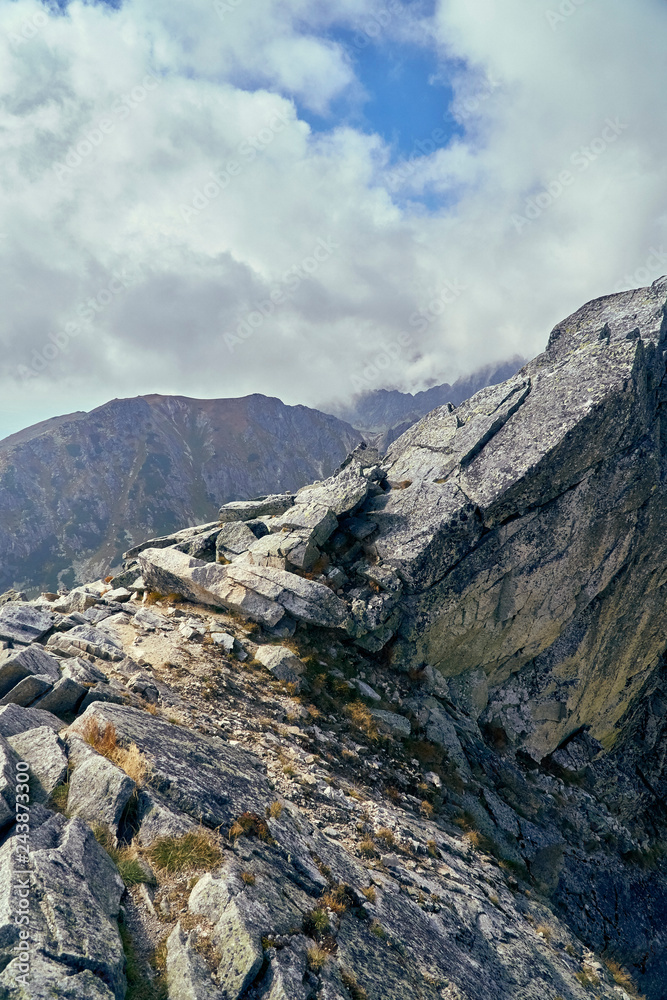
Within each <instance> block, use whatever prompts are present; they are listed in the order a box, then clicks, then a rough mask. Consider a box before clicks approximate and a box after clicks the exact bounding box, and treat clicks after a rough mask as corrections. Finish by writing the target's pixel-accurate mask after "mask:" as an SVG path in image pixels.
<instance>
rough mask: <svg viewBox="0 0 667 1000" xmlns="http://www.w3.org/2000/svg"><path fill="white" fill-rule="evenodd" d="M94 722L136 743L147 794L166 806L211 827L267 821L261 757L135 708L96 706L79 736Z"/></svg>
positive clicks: (74, 729)
mask: <svg viewBox="0 0 667 1000" xmlns="http://www.w3.org/2000/svg"><path fill="white" fill-rule="evenodd" d="M90 718H95V719H97V720H98V721H99V722H100V724H104V723H111V724H112V725H114V726H115V728H116V732H117V734H118V736H119V738H120V739H121V740H123V741H126V742H128V743H130V742H133V743H136V744H137V746H138V747H139V750H140V751H141V753H142V754H143V755H144V756H145V758H146V759H147V761H148V765H149V768H150V771H149V775H148V778H147V788H148V790H149V791H150V789H155V791H156V792H158V793H159V794H160V796H161V797H162V799H163V801H164V802H165V803H166V804H167V805H168V806H169V807H170V808H172V809H174V810H175V811H177V812H179V813H186V814H188V815H189V816H192V817H193V818H194V819H195V820H197V821H199V820H201V821H202V822H203V823H205V824H206V825H207V826H210V827H218V826H222V827H229V826H230V825H231V824H232V822H233V821H234V820H235V819H236V818H237V817H238V816H239V815H241V813H244V812H247V811H250V812H255V813H257V814H258V815H260V816H263V815H264V812H265V809H266V807H267V805H269V804H270V803H271V802H272V801H273V795H272V792H271V790H270V788H269V786H268V783H267V779H266V772H265V767H264V765H263V763H262V762H261V760H260V759H259V758H258V757H255V756H254V754H251V753H248V751H246V750H241V749H239V747H232V746H229V744H227V743H225V742H224V741H223V740H221V739H218V738H216V737H209V736H204V735H202V734H200V733H194V732H192V731H191V730H189V729H186V728H185V727H183V726H174V725H172V724H171V723H169V722H165V721H164V720H163V719H161V718H159V717H158V716H154V715H149V714H148V713H147V712H142V711H140V710H138V709H135V708H128V707H125V706H121V705H111V704H106V703H103V702H95V703H93V704H92V705H91V706H90V707H89V708H88V709H87V710H86V712H85V713H84V714H83V715H82V716H80V717H79V718H78V719H77V720H76V722H74V723H73V724H72V726H71V727H70V728H71V731H72V732H80V731H81V727H82V726H84V725H85V723H86V721H87V720H88V719H90Z"/></svg>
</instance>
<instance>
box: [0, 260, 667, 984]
mask: <svg viewBox="0 0 667 1000" xmlns="http://www.w3.org/2000/svg"><path fill="white" fill-rule="evenodd" d="M666 299H667V280H664V279H663V280H662V281H661V282H657V283H656V284H655V285H654V286H652V288H650V289H644V290H640V291H637V292H630V293H623V294H621V295H618V296H612V297H610V298H607V299H603V300H599V301H597V302H594V303H590V304H589V305H588V306H586V307H584V309H582V310H580V311H579V312H578V313H576V314H575V315H574V316H573V317H570V318H569V319H568V320H566V321H565V322H564V323H563V324H561V325H559V326H558V327H557V328H556V329H555V330H554V332H553V333H552V335H551V338H550V341H549V345H548V347H547V350H546V352H545V353H544V354H543V355H541V356H540V357H539V358H538V359H536V360H535V361H534V362H531V363H530V364H529V365H527V366H525V367H524V368H523V369H522V370H521V371H520V372H518V373H517V374H516V375H515V376H513V377H512V378H511V379H510V380H509V381H507V382H506V383H504V384H502V385H499V386H495V387H492V388H486V389H484V390H482V392H480V393H478V394H477V395H476V396H475V397H473V398H472V399H471V400H469V401H468V402H466V403H464V404H462V405H461V406H459V407H458V408H455V407H454V406H451V405H447V406H442V407H440V408H438V409H436V410H435V411H434V412H433V413H431V414H429V415H428V416H427V417H425V418H424V419H423V420H422V421H421V422H420V423H419V424H417V425H416V426H415V427H413V428H411V429H410V430H409V431H408V432H407V433H406V434H405V435H403V437H402V438H401V439H400V440H399V441H397V442H396V443H395V444H394V445H393V446H392V448H391V449H390V452H389V453H388V455H387V456H386V457H385V458H384V459H382V458H380V456H379V455H378V454H377V452H374V451H373V449H371V448H368V447H359V448H358V449H356V450H355V451H354V452H353V453H352V454H350V455H349V456H348V459H347V460H346V461H345V462H344V463H343V465H342V466H341V468H340V469H339V470H338V471H337V472H336V473H335V474H333V475H332V476H330V477H329V478H327V479H325V480H320V481H318V482H315V483H313V484H312V485H311V486H307V487H304V488H302V489H300V490H298V491H296V492H289V493H284V492H283V493H272V494H269V495H265V496H262V497H257V498H255V499H254V500H252V501H233V502H230V503H227V504H224V505H223V507H222V508H221V511H220V520H219V521H217V522H209V523H207V524H204V525H202V526H198V527H195V528H189V529H186V530H181V531H179V532H176V533H174V534H173V535H166V536H158V537H157V538H155V539H149V540H148V541H146V542H145V543H141V544H139V545H135V546H134V547H133V548H132V550H131V551H129V552H128V553H127V560H126V565H125V567H124V570H123V573H122V575H119V577H118V578H116V579H115V580H112V581H111V582H110V583H109V584H108V586H107V585H105V584H102V583H97V584H94V585H89V586H86V587H83V588H78V589H77V590H75V591H72V592H70V593H66V594H63V595H61V596H58V595H56V594H47V595H43V597H41V598H39V599H37V600H35V601H32V602H26V601H22V600H20V599H19V595H17V594H13V595H12V600H10V601H9V602H6V603H4V604H3V605H2V606H0V628H2V629H4V631H3V636H5V638H3V639H2V644H3V646H5V647H6V648H5V649H4V650H3V651H2V652H0V684H2V688H1V691H2V694H1V696H0V700H2V702H3V704H2V705H1V706H0V777H1V778H2V781H1V782H0V825H1V826H2V830H3V836H4V840H3V842H2V843H0V852H4V853H3V858H4V864H3V865H2V867H0V871H2V873H3V879H2V880H0V881H1V882H2V884H1V885H0V895H1V896H2V905H1V906H0V917H1V918H2V920H3V921H4V923H3V925H2V929H0V969H1V970H2V971H1V972H0V995H2V996H5V995H6V996H7V997H8V998H10V1000H19V998H23V997H25V996H26V993H25V989H24V988H23V986H22V981H21V979H20V976H21V972H22V968H23V965H25V962H26V958H25V955H24V954H23V953H22V952H21V949H20V947H19V944H20V940H21V939H20V938H19V937H17V932H16V924H15V922H12V919H11V914H12V906H13V905H14V895H16V892H15V890H16V888H18V883H15V874H16V871H17V869H16V866H12V864H11V863H10V857H11V855H12V854H16V855H19V856H21V855H23V854H25V847H24V842H23V841H21V840H20V839H19V837H20V833H19V828H15V827H14V825H13V824H14V820H15V818H16V816H17V815H23V814H21V813H18V812H17V807H18V805H19V800H18V799H17V798H16V794H15V792H16V777H15V776H16V769H17V762H18V760H19V755H20V757H21V758H22V759H23V760H24V761H25V763H24V764H22V765H21V767H23V768H25V767H26V766H28V767H29V768H30V770H31V777H32V781H31V782H30V784H29V786H26V787H29V790H30V794H31V795H32V796H33V801H34V804H31V807H30V816H31V823H32V827H33V830H34V832H33V834H32V839H31V842H30V845H29V847H30V854H29V865H28V868H29V872H30V874H29V878H28V882H29V888H30V891H31V893H32V895H31V896H30V903H29V904H28V905H29V906H30V907H31V909H30V914H31V917H32V919H33V922H34V938H33V949H32V952H31V956H30V965H31V969H30V971H31V976H32V979H31V987H30V988H31V990H32V992H30V993H29V994H28V995H30V996H37V997H42V996H43V997H44V998H46V997H47V996H49V995H52V994H53V991H54V989H55V990H57V989H61V995H62V996H64V997H66V996H69V997H71V998H72V1000H79V998H81V1000H83V998H84V997H95V998H99V1000H112V998H116V1000H121V998H122V997H123V996H124V992H125V984H126V977H127V978H128V979H129V978H130V977H131V976H133V977H135V978H136V976H137V975H138V973H137V969H141V970H142V972H141V975H142V976H143V980H144V987H145V989H146V990H148V991H149V992H148V995H149V996H150V995H151V993H152V994H153V995H156V996H157V995H161V994H160V991H162V995H164V991H166V994H167V995H168V997H169V1000H182V998H184V997H188V998H190V997H192V998H200V1000H201V998H204V1000H231V998H234V1000H412V998H413V997H421V998H422V1000H488V998H490V1000H510V998H514V997H521V998H528V997H540V998H541V997H548V998H552V1000H556V998H562V1000H585V998H586V997H589V996H592V995H595V996H597V997H600V998H603V1000H612V998H617V1000H628V998H631V997H637V996H639V995H644V996H645V997H646V998H647V1000H662V998H663V997H664V996H665V992H666V990H667V960H666V958H665V956H666V955H667V948H666V947H665V931H664V928H665V926H666V925H667V924H666V922H667V904H666V902H665V901H666V900H667V864H666V861H665V850H664V844H665V843H667V814H666V813H665V807H664V799H665V795H667V771H666V769H665V761H666V760H667V721H666V719H667V671H666V660H665V655H664V654H665V646H666V645H667V640H666V639H665V630H664V608H665V596H666V594H665V585H666V584H667V574H666V573H665V569H664V564H665V538H666V537H667V535H666V534H665V522H666V520H667V497H666V496H665V487H664V483H665V481H667V477H666V476H665V471H666V470H665V452H664V437H665V435H664V427H663V422H664V414H663V410H664V405H665V403H666V402H667V392H666V391H665V386H666V385H667V381H666V380H665V367H666V366H665V355H664V353H663V351H664V349H665V346H666V345H665V340H666V339H667V336H666V335H667V323H666V322H665V301H666ZM161 595H163V596H161ZM46 708H48V709H49V710H48V711H47V710H45V709H46ZM65 724H68V725H67V728H65ZM23 773H25V771H24V772H23ZM58 808H60V809H66V811H67V815H60V814H56V812H55V810H57V809H58ZM19 822H21V820H19ZM91 831H94V833H95V836H93V833H92V832H91ZM101 845H104V848H105V849H104V850H103V849H102V846H101ZM197 845H198V846H197ZM112 858H114V859H115V861H116V862H117V864H118V871H120V872H122V873H123V875H124V879H125V884H126V888H125V889H124V888H123V885H122V883H121V882H120V881H119V880H118V875H117V873H116V867H115V864H114V863H112V860H111V859H112ZM0 860H1V859H0ZM179 865H180V866H181V867H180V868H179ZM121 900H122V905H121ZM85 915H87V916H85ZM119 920H120V925H119ZM119 928H120V929H119ZM121 931H122V934H121V933H120V932H121ZM123 951H125V955H123ZM151 954H152V961H153V965H152V966H151V964H150V963H149V961H148V959H149V956H150V955H151ZM57 972H60V974H61V977H64V979H65V983H66V985H65V986H64V987H56V985H55V983H56V973H57ZM133 989H134V987H133ZM3 990H4V993H3V992H2V991H3ZM56 995H58V994H57V993H56Z"/></svg>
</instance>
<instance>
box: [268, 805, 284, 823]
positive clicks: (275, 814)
mask: <svg viewBox="0 0 667 1000" xmlns="http://www.w3.org/2000/svg"><path fill="white" fill-rule="evenodd" d="M282 812H283V804H282V802H277V801H276V802H272V803H271V805H270V806H268V807H267V810H266V815H267V816H268V817H269V818H270V819H280V817H281V816H282Z"/></svg>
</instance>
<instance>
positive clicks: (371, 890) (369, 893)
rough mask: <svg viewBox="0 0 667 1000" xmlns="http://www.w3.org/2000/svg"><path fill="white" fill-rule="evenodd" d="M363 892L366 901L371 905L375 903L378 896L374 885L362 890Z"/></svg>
mask: <svg viewBox="0 0 667 1000" xmlns="http://www.w3.org/2000/svg"><path fill="white" fill-rule="evenodd" d="M361 891H362V892H363V894H364V896H365V897H366V899H367V900H368V902H369V903H374V902H375V899H376V895H377V894H376V892H375V886H374V885H369V886H367V887H366V888H365V889H362V890H361Z"/></svg>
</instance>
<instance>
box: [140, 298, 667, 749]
mask: <svg viewBox="0 0 667 1000" xmlns="http://www.w3.org/2000/svg"><path fill="white" fill-rule="evenodd" d="M666 295H667V282H666V281H665V279H662V280H661V281H660V282H657V283H656V284H655V285H654V286H652V287H651V288H648V289H642V290H639V291H634V292H624V293H621V294H619V295H615V296H610V297H608V298H605V299H601V300H598V301H596V302H593V303H590V304H588V305H587V306H585V307H584V308H583V309H581V310H579V312H577V313H575V314H574V315H573V316H572V317H570V318H569V319H567V320H565V321H564V322H563V323H562V324H560V325H559V326H558V327H556V329H555V330H554V331H553V333H552V334H551V337H550V340H549V345H548V347H547V350H546V351H545V353H544V354H543V355H540V357H538V358H537V359H536V360H535V361H533V362H531V363H530V364H528V365H526V366H525V367H524V368H523V369H521V371H520V372H518V373H517V374H516V375H515V376H514V377H513V378H511V379H510V380H509V381H507V382H504V383H502V384H500V385H497V386H492V387H489V388H485V389H483V390H481V391H480V392H478V393H477V394H476V395H475V396H473V397H472V398H471V399H470V400H468V401H467V402H465V403H463V404H462V405H461V406H459V407H458V408H456V407H454V406H453V405H451V404H448V405H446V406H442V407H439V408H438V409H436V410H434V411H433V412H432V413H430V414H429V415H428V416H426V417H425V418H424V419H423V420H421V421H420V422H419V423H418V424H416V425H415V426H414V427H412V428H410V430H408V431H407V432H406V433H405V434H404V435H403V436H402V437H401V438H399V439H398V441H396V442H395V443H394V444H393V445H392V447H391V448H390V450H389V452H388V454H387V455H386V457H385V458H384V459H383V460H382V461H381V462H380V460H379V459H378V456H377V454H376V453H374V452H372V450H371V449H366V450H364V449H358V450H357V452H355V453H354V455H353V456H352V457H351V459H350V460H349V461H348V462H347V463H346V464H345V465H344V467H342V468H341V470H340V471H339V472H338V473H336V474H335V475H334V476H332V477H331V478H329V479H328V480H325V481H323V482H320V483H316V484H314V485H313V486H310V487H304V488H303V489H301V490H299V491H298V493H297V494H296V495H294V496H291V497H287V498H286V499H283V498H268V499H264V500H261V501H257V502H256V503H255V505H252V504H250V505H243V504H238V505H226V506H225V507H223V508H222V510H221V519H222V521H223V522H224V523H225V524H229V522H231V521H232V518H233V519H234V525H235V530H236V534H235V535H234V540H233V541H232V540H231V534H230V535H229V539H228V540H227V541H225V540H224V539H226V538H227V532H228V530H229V529H228V528H226V527H221V528H220V531H221V532H222V538H223V540H222V541H221V542H219V544H218V548H217V559H218V560H219V561H218V562H213V560H214V559H215V558H216V556H215V555H213V550H212V549H211V555H210V557H209V558H210V560H211V561H209V562H208V563H206V562H204V561H202V560H197V559H196V558H193V557H189V558H185V555H184V554H183V553H182V546H179V545H177V544H175V543H174V542H173V541H172V545H171V547H168V548H165V549H161V550H160V551H159V552H158V551H156V550H155V549H151V548H147V549H145V550H144V551H143V552H142V553H141V554H140V555H139V556H138V567H137V571H138V572H139V571H140V572H141V574H142V576H143V578H144V579H145V580H146V581H147V583H149V584H150V585H151V586H154V587H155V588H156V589H161V590H162V591H163V592H166V589H171V590H174V591H179V592H181V593H184V594H186V595H187V596H190V597H191V598H192V599H196V600H199V601H203V602H205V603H208V604H211V605H214V606H215V605H219V606H224V607H229V608H234V609H236V610H237V611H239V612H241V613H243V614H246V615H248V616H249V617H251V618H253V619H255V620H256V621H258V622H261V623H263V624H265V625H268V626H271V627H275V628H278V629H282V630H283V631H284V633H285V634H287V633H288V632H289V630H290V629H292V630H293V627H294V622H295V621H296V622H298V621H301V622H306V623H309V624H314V625H319V626H321V627H328V628H335V629H340V630H343V631H345V632H346V633H347V634H348V635H350V636H351V637H353V638H355V640H356V641H357V642H358V643H360V644H361V646H362V648H365V649H367V650H369V651H372V652H378V651H379V650H381V649H383V648H387V649H388V650H390V656H391V659H392V662H393V663H394V664H395V665H396V667H397V668H398V669H403V670H408V669H410V670H423V669H425V668H426V667H429V668H433V669H434V670H436V671H437V672H439V673H440V674H441V675H442V676H443V677H444V678H445V679H451V680H452V681H453V682H454V683H455V684H456V685H461V684H463V685H464V686H465V685H466V684H467V683H468V681H467V680H466V678H467V676H468V675H469V674H474V675H475V676H477V675H478V673H479V671H482V672H483V675H484V685H485V695H484V697H485V698H486V697H487V695H488V705H480V712H482V711H483V712H484V715H483V719H482V721H483V723H485V724H487V725H489V726H492V727H494V728H496V729H498V730H502V731H503V732H504V733H505V735H506V738H507V739H509V740H510V742H512V743H513V744H514V745H517V746H522V747H523V748H524V749H525V750H526V751H527V752H528V753H530V754H531V755H532V756H533V757H534V758H535V759H540V758H541V757H543V756H545V755H546V754H547V753H549V752H551V751H553V750H555V749H556V747H557V746H558V745H559V744H560V743H561V742H562V741H563V740H564V739H566V738H567V737H568V736H569V735H571V734H572V733H573V732H576V731H577V730H578V729H580V728H581V727H588V728H590V731H591V733H592V735H593V736H594V737H595V738H596V739H598V740H600V741H601V742H602V744H603V745H604V746H607V747H610V746H611V745H613V743H614V741H615V739H616V737H617V728H616V727H617V724H618V722H619V720H620V719H621V718H622V717H623V716H624V714H625V713H626V712H627V710H628V708H629V707H630V706H631V705H633V704H634V703H635V702H636V701H637V699H638V698H639V697H640V695H641V694H642V693H643V692H645V691H646V689H647V685H648V686H649V687H650V685H651V683H652V678H653V677H654V676H655V671H656V668H657V666H658V663H659V661H660V657H661V656H662V654H663V652H664V650H665V638H664V634H663V630H662V629H661V628H660V627H659V626H658V625H657V622H659V621H660V617H661V614H662V609H663V608H664V604H665V595H666V591H665V584H667V575H666V574H665V570H664V562H665V543H664V538H665V537H666V535H665V529H666V526H667V493H666V490H665V486H664V482H665V462H666V455H665V448H664V430H663V423H664V415H663V414H664V412H665V403H667V390H666V389H665V386H666V385H667V383H666V381H665V358H664V348H665V333H666V326H665V298H666ZM271 504H274V505H275V504H278V506H277V507H276V509H275V511H274V510H273V508H271V509H269V508H270V505H271ZM281 504H282V505H283V506H281ZM283 507H284V508H285V509H283ZM279 510H280V511H282V512H280V513H279ZM236 522H245V525H246V528H247V529H248V530H247V531H246V533H245V535H244V536H243V538H241V533H240V532H239V530H238V528H239V527H240V525H239V524H237V523H236ZM258 525H260V526H261V531H259V530H258V528H257V526H258ZM258 536H261V537H258ZM211 544H212V543H211ZM179 550H180V551H179ZM239 550H240V551H239ZM223 553H224V554H223ZM388 644H390V645H388Z"/></svg>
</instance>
